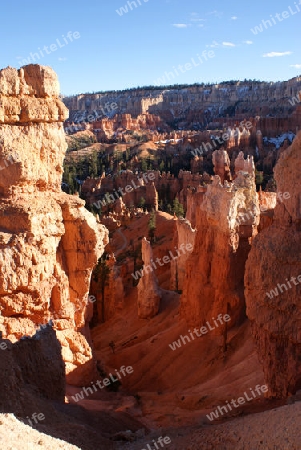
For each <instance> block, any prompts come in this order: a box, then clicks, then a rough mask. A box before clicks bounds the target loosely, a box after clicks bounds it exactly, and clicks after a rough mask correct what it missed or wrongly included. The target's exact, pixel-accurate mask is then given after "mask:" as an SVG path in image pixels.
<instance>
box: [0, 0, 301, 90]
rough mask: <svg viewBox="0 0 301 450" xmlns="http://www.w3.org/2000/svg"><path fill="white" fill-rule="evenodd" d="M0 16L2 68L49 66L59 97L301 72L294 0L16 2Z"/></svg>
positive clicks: (298, 8) (299, 5)
mask: <svg viewBox="0 0 301 450" xmlns="http://www.w3.org/2000/svg"><path fill="white" fill-rule="evenodd" d="M3 3H4V2H3ZM135 5H136V6H135ZM121 8H123V10H121ZM1 11H2V14H1V15H2V21H1V28H0V36H1V42H2V45H1V50H0V58H1V68H4V67H7V66H11V67H16V68H20V67H21V66H22V65H25V64H29V63H37V64H42V65H46V66H51V67H52V68H53V69H54V70H55V71H56V72H57V74H58V77H59V81H60V85H61V93H62V94H63V95H73V94H80V93H86V92H94V91H95V92H96V91H106V90H120V89H125V88H131V87H137V86H147V85H157V86H160V85H162V84H163V85H164V84H167V85H169V84H183V83H187V84H193V83H201V82H204V83H207V82H211V83H218V82H221V81H227V80H244V79H245V78H247V79H258V80H264V81H280V80H288V79H290V78H293V77H295V76H298V75H300V74H301V47H300V30H301V27H300V24H301V0H276V1H270V0H260V1H259V0H253V1H252V2H238V1H237V0H235V1H234V0H227V1H225V0H210V1H207V2H203V1H200V0H127V1H126V0H89V1H83V0H72V1H69V0H64V1H61V0H52V1H51V2H41V0H26V2H25V1H24V0H13V1H11V2H5V4H2V5H1ZM268 20H269V21H270V22H267V21H268ZM256 27H259V28H257V29H256ZM260 27H261V30H260ZM68 33H69V34H68Z"/></svg>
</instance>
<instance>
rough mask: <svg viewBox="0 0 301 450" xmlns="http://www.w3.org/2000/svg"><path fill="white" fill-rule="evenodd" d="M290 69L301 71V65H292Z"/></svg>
mask: <svg viewBox="0 0 301 450" xmlns="http://www.w3.org/2000/svg"><path fill="white" fill-rule="evenodd" d="M290 67H294V69H301V64H291V65H290Z"/></svg>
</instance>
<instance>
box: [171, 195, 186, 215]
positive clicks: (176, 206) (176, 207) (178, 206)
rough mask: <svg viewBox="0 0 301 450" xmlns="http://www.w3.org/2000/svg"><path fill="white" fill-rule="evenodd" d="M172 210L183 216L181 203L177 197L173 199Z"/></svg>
mask: <svg viewBox="0 0 301 450" xmlns="http://www.w3.org/2000/svg"><path fill="white" fill-rule="evenodd" d="M173 212H174V214H175V215H176V216H177V217H184V208H183V205H182V204H181V203H180V202H179V200H178V199H177V198H175V199H174V201H173Z"/></svg>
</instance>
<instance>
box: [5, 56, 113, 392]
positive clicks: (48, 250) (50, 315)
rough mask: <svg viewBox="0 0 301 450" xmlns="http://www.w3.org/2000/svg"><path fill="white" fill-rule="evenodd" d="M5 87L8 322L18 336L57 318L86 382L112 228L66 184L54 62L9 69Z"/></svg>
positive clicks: (70, 375) (62, 110)
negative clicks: (99, 278)
mask: <svg viewBox="0 0 301 450" xmlns="http://www.w3.org/2000/svg"><path fill="white" fill-rule="evenodd" d="M0 95H1V107H0V123H1V124H0V142H1V146H0V168H1V172H0V228H1V232H0V298H1V300H0V330H1V331H2V333H3V337H5V338H8V339H10V340H11V341H16V340H17V339H20V338H21V337H22V336H23V335H33V334H34V333H35V331H36V329H37V327H38V325H39V324H45V323H47V322H48V321H49V320H50V319H53V323H54V328H55V329H56V332H57V337H58V338H59V340H60V342H61V345H62V354H63V358H64V361H65V363H66V374H67V380H68V381H69V382H72V383H74V384H78V383H81V382H83V379H85V380H87V377H88V378H89V377H91V376H93V371H94V361H93V358H92V352H91V348H90V345H89V343H88V340H87V339H89V333H88V329H87V327H86V328H85V317H86V314H87V302H88V294H89V284H90V277H91V272H92V269H93V267H94V265H95V264H96V262H97V260H98V258H99V257H100V256H101V255H102V253H103V250H104V245H105V244H106V242H107V231H106V229H105V227H104V226H102V225H99V224H98V223H97V222H96V219H95V218H94V217H93V215H92V214H90V213H89V212H88V211H87V210H86V209H85V207H84V201H83V200H80V199H79V198H77V197H74V196H73V197H72V196H68V195H66V194H64V193H62V192H61V178H62V166H63V159H64V155H65V151H66V147H67V145H66V141H65V134H64V130H63V125H62V123H63V121H64V120H65V119H66V118H67V116H68V111H67V109H66V107H65V106H64V104H63V103H62V102H61V101H60V100H59V97H58V95H59V84H58V80H57V76H56V74H55V73H54V72H53V70H52V69H50V68H48V67H43V66H38V65H29V66H25V67H23V68H21V69H20V70H16V69H12V68H7V69H4V70H1V72H0Z"/></svg>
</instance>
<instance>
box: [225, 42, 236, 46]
mask: <svg viewBox="0 0 301 450" xmlns="http://www.w3.org/2000/svg"><path fill="white" fill-rule="evenodd" d="M223 47H236V45H235V44H233V42H223Z"/></svg>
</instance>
